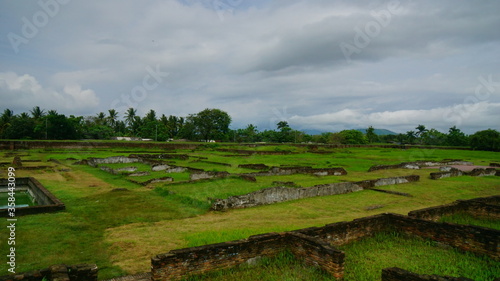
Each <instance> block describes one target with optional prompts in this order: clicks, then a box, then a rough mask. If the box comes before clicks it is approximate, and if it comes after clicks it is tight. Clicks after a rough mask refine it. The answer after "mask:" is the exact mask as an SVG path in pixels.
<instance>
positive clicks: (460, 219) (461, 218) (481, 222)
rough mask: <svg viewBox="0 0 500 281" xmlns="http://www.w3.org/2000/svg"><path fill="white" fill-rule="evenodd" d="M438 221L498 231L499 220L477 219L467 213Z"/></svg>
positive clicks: (489, 218) (499, 228) (499, 226)
mask: <svg viewBox="0 0 500 281" xmlns="http://www.w3.org/2000/svg"><path fill="white" fill-rule="evenodd" d="M439 221H441V222H450V223H457V224H468V225H477V226H482V227H488V228H493V229H498V230H500V220H498V219H494V218H491V217H477V216H472V215H470V214H467V213H457V214H453V215H449V216H445V217H442V218H441V219H440V220H439Z"/></svg>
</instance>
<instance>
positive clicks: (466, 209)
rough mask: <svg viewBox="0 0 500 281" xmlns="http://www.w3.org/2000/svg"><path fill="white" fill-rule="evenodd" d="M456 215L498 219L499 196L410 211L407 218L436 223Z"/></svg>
mask: <svg viewBox="0 0 500 281" xmlns="http://www.w3.org/2000/svg"><path fill="white" fill-rule="evenodd" d="M457 213H468V214H471V215H474V216H482V217H490V218H494V219H500V195H496V196H490V197H482V198H475V199H471V200H457V201H455V202H453V203H451V204H446V205H441V206H437V207H430V208H425V209H421V210H416V211H411V212H409V213H408V216H410V217H414V218H419V219H425V220H430V221H438V220H439V219H441V218H442V217H444V216H449V215H453V214H457Z"/></svg>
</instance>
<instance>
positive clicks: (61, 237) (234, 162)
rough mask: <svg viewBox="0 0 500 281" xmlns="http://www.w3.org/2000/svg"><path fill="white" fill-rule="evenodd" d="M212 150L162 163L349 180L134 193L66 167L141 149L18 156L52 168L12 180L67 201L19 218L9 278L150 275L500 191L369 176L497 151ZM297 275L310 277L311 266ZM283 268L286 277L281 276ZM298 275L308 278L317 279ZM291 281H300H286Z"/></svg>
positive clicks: (218, 183)
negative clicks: (256, 242) (160, 267)
mask: <svg viewBox="0 0 500 281" xmlns="http://www.w3.org/2000/svg"><path fill="white" fill-rule="evenodd" d="M217 148H224V146H223V145H222V146H221V145H219V146H218V147H213V146H207V147H205V148H199V149H196V150H194V151H193V150H179V151H176V152H175V153H179V154H188V155H190V156H196V157H204V158H207V159H202V160H203V161H205V162H203V161H197V160H199V158H194V157H190V158H189V159H188V160H179V159H168V161H167V163H171V164H174V165H178V166H185V167H192V168H203V169H205V170H208V171H212V170H217V171H228V172H230V173H242V172H245V173H246V172H254V170H250V169H242V168H238V165H239V164H256V163H262V164H266V165H269V166H312V167H315V168H326V167H343V168H345V169H346V170H347V171H348V175H345V176H325V177H317V176H311V175H301V174H298V175H290V176H275V177H258V178H257V182H248V181H244V180H242V179H240V178H238V177H229V178H226V179H217V180H207V181H200V182H194V183H182V184H181V183H177V184H169V183H156V184H150V185H148V186H141V185H138V184H134V183H132V182H130V181H128V180H127V178H129V177H127V176H126V175H112V174H109V173H107V172H104V171H101V170H100V169H96V168H91V167H89V166H84V165H73V163H74V162H76V160H81V159H86V158H88V157H98V158H104V157H109V156H118V155H123V156H128V155H129V154H133V153H139V152H141V153H143V152H144V150H145V149H144V148H140V149H139V148H137V149H130V148H120V149H72V150H62V149H50V150H40V149H38V150H30V151H19V153H20V154H21V158H22V159H23V160H28V159H29V160H42V161H43V162H41V163H37V162H30V163H26V165H30V166H37V165H44V166H51V168H47V169H43V170H33V171H31V170H30V171H28V170H18V171H17V174H16V176H17V177H24V176H33V177H35V178H36V179H38V180H39V181H40V182H41V183H42V184H43V185H44V186H45V187H46V188H48V189H49V190H50V191H51V192H52V193H54V194H55V195H56V196H57V197H58V198H59V199H61V200H62V201H63V202H64V203H65V204H66V208H67V210H66V211H65V212H59V213H55V214H41V215H30V216H24V217H19V218H18V228H17V229H16V235H17V238H16V239H17V241H16V242H17V245H16V254H17V261H18V268H17V271H18V272H23V271H28V270H34V269H39V268H44V267H47V266H49V265H52V264H60V263H66V264H80V263H97V264H98V266H99V268H100V271H99V278H100V279H106V278H111V277H115V276H120V275H124V274H133V273H137V272H146V271H149V269H150V258H151V257H152V256H154V255H156V254H160V253H164V252H168V251H169V250H172V249H177V248H183V247H190V246H198V245H203V244H207V243H217V242H223V241H228V240H235V239H241V238H246V237H248V236H250V235H254V234H260V233H266V232H279V231H287V230H294V229H299V228H305V227H311V226H321V225H324V224H328V223H333V222H338V221H345V220H352V219H355V218H360V217H365V216H369V215H374V214H378V213H383V212H393V213H399V214H407V213H408V212H409V211H411V210H416V209H420V208H425V207H430V206H436V205H441V204H445V203H450V202H453V201H455V200H457V199H471V198H475V197H480V196H491V195H498V194H500V178H498V177H481V178H473V177H467V176H464V177H458V178H447V179H442V180H439V181H435V180H430V179H429V178H428V176H429V173H430V172H432V170H403V169H397V170H381V171H376V172H370V173H368V172H367V170H368V168H369V167H370V166H372V165H377V164H397V163H401V162H408V161H416V160H443V159H463V160H465V161H471V162H474V163H475V164H478V165H484V164H489V163H490V162H500V153H492V152H480V151H462V150H420V149H407V150H401V149H388V148H350V149H327V148H322V150H324V151H326V152H327V153H326V154H316V153H308V152H306V150H307V147H294V146H283V147H276V146H261V147H253V148H248V147H235V146H228V147H227V148H230V149H246V150H259V151H277V150H289V151H293V152H294V154H287V155H242V156H238V157H228V156H227V155H234V154H235V153H232V152H223V151H217V150H216V149H217ZM154 152H155V153H160V152H162V153H174V151H170V150H164V151H163V150H159V149H154ZM4 154H5V153H3V152H0V162H11V161H12V158H13V156H5V155H4ZM68 158H70V159H69V160H68ZM48 159H57V160H58V161H60V162H61V163H62V164H56V163H53V162H46V161H47V160H48ZM75 159H76V160H75ZM206 161H211V162H218V163H227V164H230V166H224V165H219V164H211V163H207V162H206ZM106 166H110V167H113V168H117V167H124V166H126V167H129V166H136V167H137V168H138V171H149V172H151V175H150V176H144V177H142V178H141V177H139V178H138V179H140V181H145V180H147V179H150V178H155V177H164V176H172V177H174V180H175V181H174V183H175V182H178V181H183V180H186V179H187V178H188V176H189V175H188V173H172V174H168V173H165V172H152V171H151V169H150V167H148V166H147V165H144V164H140V163H131V164H113V165H106ZM6 169H7V167H0V177H5V171H6ZM410 174H418V175H420V176H421V180H420V182H416V183H410V184H401V185H395V186H385V187H383V188H385V189H388V190H395V191H400V192H406V193H410V194H412V195H413V196H414V197H403V196H397V195H392V194H386V193H380V192H375V191H370V190H364V191H360V192H355V193H350V194H344V195H334V196H325V197H316V198H308V199H303V200H296V201H289V202H283V203H280V204H274V205H267V206H261V207H256V208H249V209H240V210H231V211H227V212H212V211H209V207H210V202H209V201H208V200H207V198H208V197H210V198H227V197H228V196H233V195H241V194H245V193H248V192H252V191H256V190H259V189H262V188H266V187H270V186H273V181H293V182H295V183H296V184H298V185H300V186H303V187H308V186H313V185H316V184H323V183H332V182H340V181H358V180H365V179H376V178H381V177H393V176H402V175H410ZM136 180H137V178H136ZM116 188H127V189H128V191H112V190H113V189H116ZM374 205H379V207H380V208H379V209H375V210H370V208H369V207H371V206H374ZM496 223H498V222H496ZM0 227H1V228H3V229H5V228H6V221H5V220H0ZM0 241H7V233H6V231H2V232H0ZM7 249H8V248H7V245H6V243H3V242H2V243H0V253H6V252H7ZM292 267H293V266H292ZM285 268H290V266H289V265H286V266H285ZM304 270H306V271H307V272H308V270H309V269H304ZM283 271H286V272H288V270H282V272H283ZM301 272H302V271H301ZM301 272H299V273H297V274H299V275H297V276H301V274H303V273H301ZM4 274H7V265H6V263H0V275H4ZM290 274H292V273H290ZM293 274H295V273H293ZM304 274H313V275H312V276H315V275H314V274H316V273H304ZM238 278H240V277H238ZM294 278H295V279H294ZM318 278H319V277H318ZM259 279H261V278H259ZM227 280H230V279H227ZM265 280H272V279H265ZM290 280H302V279H301V278H300V277H290ZM304 280H307V279H304ZM310 280H321V279H310ZM353 280H354V279H353Z"/></svg>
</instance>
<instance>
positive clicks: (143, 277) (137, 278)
mask: <svg viewBox="0 0 500 281" xmlns="http://www.w3.org/2000/svg"><path fill="white" fill-rule="evenodd" d="M105 281H151V273H150V272H146V273H139V274H136V275H129V276H123V277H117V278H113V279H109V280H105Z"/></svg>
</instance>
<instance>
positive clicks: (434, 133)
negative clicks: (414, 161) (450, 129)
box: [421, 129, 446, 145]
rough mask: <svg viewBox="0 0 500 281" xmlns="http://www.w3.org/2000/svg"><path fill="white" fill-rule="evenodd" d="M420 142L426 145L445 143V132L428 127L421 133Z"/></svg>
mask: <svg viewBox="0 0 500 281" xmlns="http://www.w3.org/2000/svg"><path fill="white" fill-rule="evenodd" d="M421 142H422V143H423V144H426V145H444V144H445V143H446V134H444V133H441V132H439V131H438V130H436V129H430V130H427V131H426V132H424V133H423V134H422V136H421Z"/></svg>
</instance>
